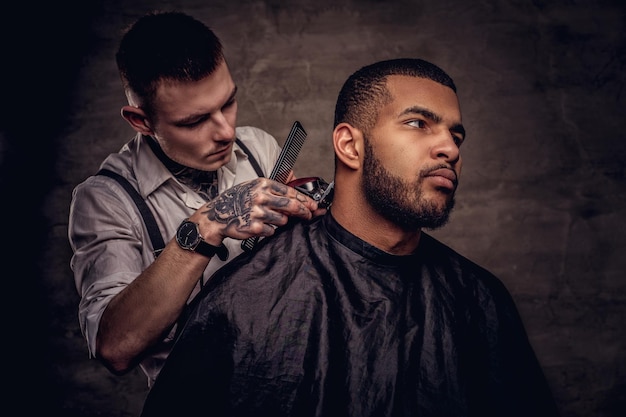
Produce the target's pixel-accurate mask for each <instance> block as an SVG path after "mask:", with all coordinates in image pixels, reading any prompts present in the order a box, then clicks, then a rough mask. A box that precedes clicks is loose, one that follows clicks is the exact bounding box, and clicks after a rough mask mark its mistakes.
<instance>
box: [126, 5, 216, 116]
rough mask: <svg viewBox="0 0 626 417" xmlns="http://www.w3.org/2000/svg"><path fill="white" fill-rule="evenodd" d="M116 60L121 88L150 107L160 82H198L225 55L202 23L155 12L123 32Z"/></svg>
mask: <svg viewBox="0 0 626 417" xmlns="http://www.w3.org/2000/svg"><path fill="white" fill-rule="evenodd" d="M115 58H116V61H117V66H118V69H119V73H120V77H121V79H122V83H123V84H124V89H129V90H131V91H132V92H134V93H135V94H137V95H138V96H139V97H140V99H141V100H142V101H144V102H145V105H146V106H148V107H149V106H150V105H151V102H152V100H153V98H154V94H155V92H156V89H157V87H158V85H159V82H160V81H162V80H174V81H198V80H200V79H202V78H204V77H206V76H208V75H210V74H212V73H213V72H214V71H215V70H216V68H217V67H218V66H219V65H220V64H221V62H222V61H223V60H224V55H223V49H222V44H221V42H220V40H219V39H218V37H217V36H216V35H215V33H213V31H212V30H211V29H210V28H209V27H207V26H206V25H205V24H204V23H202V22H200V21H198V20H196V19H194V18H193V17H191V16H189V15H187V14H184V13H181V12H176V11H155V12H151V13H148V14H147V15H145V16H143V17H141V18H139V19H138V20H137V21H136V22H135V23H133V24H132V25H131V26H129V27H128V28H127V29H126V30H125V32H124V34H123V37H122V40H121V42H120V45H119V49H118V51H117V54H116V56H115ZM145 110H146V111H149V109H145Z"/></svg>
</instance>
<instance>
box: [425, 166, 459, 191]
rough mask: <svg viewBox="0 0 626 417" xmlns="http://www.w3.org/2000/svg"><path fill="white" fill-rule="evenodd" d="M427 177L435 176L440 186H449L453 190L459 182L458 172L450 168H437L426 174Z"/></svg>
mask: <svg viewBox="0 0 626 417" xmlns="http://www.w3.org/2000/svg"><path fill="white" fill-rule="evenodd" d="M426 177H429V178H433V179H434V180H435V181H437V183H438V186H440V187H445V188H449V189H451V190H454V189H455V188H456V186H457V183H458V179H457V177H456V172H454V170H452V169H450V168H439V169H435V170H433V171H430V172H429V173H428V174H426Z"/></svg>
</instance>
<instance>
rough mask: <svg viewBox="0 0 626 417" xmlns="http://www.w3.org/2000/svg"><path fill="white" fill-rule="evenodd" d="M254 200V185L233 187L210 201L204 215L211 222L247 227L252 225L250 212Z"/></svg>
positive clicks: (247, 184)
mask: <svg viewBox="0 0 626 417" xmlns="http://www.w3.org/2000/svg"><path fill="white" fill-rule="evenodd" d="M253 198H254V184H252V183H246V184H241V185H240V186H238V187H233V188H231V189H229V190H226V191H225V192H223V193H222V194H220V195H219V196H218V197H217V198H216V199H214V200H213V201H210V202H209V203H208V204H207V206H206V210H205V211H204V213H205V214H206V215H207V216H208V218H209V220H214V221H217V222H219V223H222V224H226V225H235V226H236V227H245V226H249V225H250V212H251V210H252V200H253Z"/></svg>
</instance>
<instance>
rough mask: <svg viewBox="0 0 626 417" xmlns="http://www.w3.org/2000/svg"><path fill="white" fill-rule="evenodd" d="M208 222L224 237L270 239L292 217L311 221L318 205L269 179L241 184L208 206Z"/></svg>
mask: <svg viewBox="0 0 626 417" xmlns="http://www.w3.org/2000/svg"><path fill="white" fill-rule="evenodd" d="M202 210H203V214H204V215H205V216H206V219H207V220H209V221H210V222H212V223H213V224H218V225H219V227H218V229H219V233H220V234H221V235H222V237H226V236H228V237H232V238H236V239H245V238H248V237H252V236H270V235H272V234H274V230H275V227H276V226H283V225H285V224H287V222H288V221H289V217H298V218H302V219H306V220H308V219H310V218H311V217H313V215H314V214H315V213H316V212H318V207H317V202H315V200H313V199H312V198H310V197H309V196H306V195H304V194H302V193H301V192H299V191H298V190H296V189H295V188H293V187H290V186H287V185H285V184H281V183H279V182H277V181H274V180H270V179H268V178H257V179H255V180H252V181H248V182H245V183H242V184H238V185H236V186H234V187H232V188H230V189H228V190H226V191H224V192H223V193H222V194H220V195H219V196H218V197H217V198H215V199H214V200H212V201H210V202H209V203H207V205H206V206H205V207H204V208H203V209H202Z"/></svg>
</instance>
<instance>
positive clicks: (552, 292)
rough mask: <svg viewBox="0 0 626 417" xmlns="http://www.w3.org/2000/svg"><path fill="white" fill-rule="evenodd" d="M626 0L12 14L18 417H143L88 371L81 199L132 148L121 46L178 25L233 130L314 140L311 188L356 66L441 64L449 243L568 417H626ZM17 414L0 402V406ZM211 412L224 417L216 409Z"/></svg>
mask: <svg viewBox="0 0 626 417" xmlns="http://www.w3.org/2000/svg"><path fill="white" fill-rule="evenodd" d="M623 3H624V2H623V1H618V0H613V1H611V0H605V1H591V0H589V1H584V0H555V1H548V0H535V1H524V0H513V1H507V0H482V1H463V0H440V1H420V0H393V1H382V0H378V1H375V0H364V1H356V0H353V1H350V0H333V1H330V0H318V1H315V2H306V1H298V0H291V1H279V0H255V1H252V0H250V1H227V0H223V1H200V0H195V1H194V0H179V1H175V0H171V1H166V0H153V1H148V0H145V1H136V0H135V1H133V0H126V1H121V0H110V1H84V2H81V1H70V2H66V3H63V2H40V3H37V2H35V3H33V2H28V3H24V4H19V3H14V4H12V5H11V7H7V6H3V8H4V13H2V17H3V18H4V19H5V20H6V21H5V22H3V23H4V24H3V25H2V47H3V49H2V51H3V56H4V59H3V65H2V67H3V68H2V81H3V93H2V99H3V109H2V112H1V113H2V114H1V119H0V120H1V121H2V132H1V135H0V140H1V141H0V144H1V147H0V157H1V160H0V163H1V171H0V174H1V176H0V180H1V185H2V189H1V191H2V194H1V195H2V198H3V213H4V214H3V217H4V222H3V230H4V233H3V237H4V239H3V240H4V241H5V245H4V247H5V249H4V250H3V251H2V253H3V254H2V262H3V264H4V265H6V268H5V273H4V274H3V275H4V280H3V281H4V282H5V288H4V289H5V291H6V293H5V294H4V299H5V302H4V303H2V305H3V307H4V308H3V312H4V317H5V323H6V324H5V326H3V327H4V331H5V334H4V336H3V341H4V342H3V345H4V346H5V352H6V353H5V355H3V356H4V360H5V367H4V369H5V370H6V371H9V372H5V373H4V376H5V380H6V382H7V383H8V385H9V387H10V390H9V391H8V392H9V395H7V398H6V401H5V402H4V403H5V404H6V406H7V407H9V404H12V403H15V404H14V405H15V406H16V407H17V410H18V411H17V412H12V413H11V414H12V415H37V414H36V412H40V411H39V410H43V411H46V412H47V413H50V414H52V413H55V414H56V415H63V416H75V417H78V416H81V417H82V416H107V417H108V416H124V417H125V416H137V415H138V414H139V411H140V409H141V404H142V401H143V398H144V396H145V393H146V387H145V379H144V377H143V375H142V374H141V373H140V372H139V371H136V372H131V373H130V374H128V375H125V376H121V377H118V376H114V375H112V374H110V373H108V371H106V370H105V369H104V368H103V367H102V366H101V365H99V364H98V363H97V362H95V361H94V360H91V359H89V358H88V355H87V350H86V347H85V343H84V341H83V339H82V336H81V334H80V330H79V328H78V323H77V318H76V308H77V303H78V295H77V293H76V291H75V289H74V284H73V278H72V275H71V271H70V269H69V258H70V255H71V252H70V249H69V246H68V243H67V237H66V234H67V215H68V204H69V200H70V194H71V190H72V188H73V187H74V186H75V185H76V184H77V183H78V182H80V181H82V180H83V179H84V178H85V177H87V176H88V175H90V174H92V173H94V172H95V171H96V169H97V168H98V164H99V162H100V161H101V160H102V159H103V158H104V157H105V156H106V155H107V154H109V153H111V152H115V151H117V149H118V148H119V147H120V146H121V145H122V144H123V143H124V142H125V141H127V140H128V139H130V137H131V136H132V131H131V130H130V128H129V127H128V126H127V125H126V124H125V122H124V121H123V120H122V119H121V117H120V116H119V108H120V106H121V105H122V104H123V103H124V96H123V94H122V91H121V87H120V83H119V80H118V77H117V73H116V69H115V64H114V59H113V55H114V51H115V47H116V42H117V39H118V34H119V31H120V30H121V29H122V28H123V27H124V26H125V25H127V24H128V23H130V22H131V21H132V20H134V19H135V18H136V17H138V16H139V15H141V14H143V13H144V12H146V11H148V10H151V9H155V8H165V9H172V8H175V9H178V10H182V11H185V12H189V13H191V14H193V15H194V16H196V17H198V18H200V19H201V20H203V21H205V22H206V23H207V24H209V25H210V26H211V27H213V29H214V30H215V31H216V33H217V34H218V35H219V36H220V37H221V38H222V40H223V41H224V44H225V46H226V54H227V57H228V60H229V63H230V65H231V68H232V72H233V76H234V78H235V80H236V82H237V84H238V86H239V88H240V94H239V96H238V98H239V106H240V112H239V115H240V116H239V122H240V123H239V124H241V125H245V124H250V125H255V126H258V127H261V128H263V129H265V130H267V131H268V132H270V133H272V134H273V135H275V137H276V138H277V139H278V140H279V141H281V142H282V141H283V140H284V138H285V137H286V135H287V133H288V131H289V128H290V126H291V124H292V123H293V121H294V120H300V121H301V122H302V124H303V125H304V127H305V129H306V130H307V131H308V133H309V136H308V139H307V142H306V143H305V145H304V148H303V150H302V153H301V155H300V158H299V160H298V162H297V165H296V173H297V174H298V175H300V176H309V175H315V176H321V177H324V178H325V179H327V180H330V179H332V148H331V145H330V141H329V138H330V132H331V128H332V126H331V124H332V113H333V106H334V101H335V97H336V94H337V92H338V90H339V88H340V86H341V83H342V82H343V81H344V80H345V78H346V77H347V76H348V75H349V74H350V73H352V72H353V71H354V70H356V69H357V68H359V67H361V66H362V65H365V64H368V63H371V62H374V61H377V60H380V59H387V58H394V57H403V56H416V57H423V58H425V59H428V60H431V61H433V62H435V63H437V64H438V65H440V66H441V67H443V68H444V69H445V70H446V71H448V72H449V73H450V75H452V76H453V78H454V79H455V81H456V83H457V85H458V88H459V96H460V99H461V106H462V110H463V116H464V123H465V126H466V128H467V130H468V140H467V142H466V143H465V145H464V146H463V154H464V159H465V162H464V172H463V175H462V178H461V187H460V190H459V196H458V207H457V209H455V213H454V214H453V217H452V221H451V223H450V224H449V225H448V226H446V227H445V228H444V229H443V230H441V231H439V232H437V233H436V235H437V236H438V237H439V238H440V239H442V240H443V241H444V242H446V243H447V244H449V245H450V246H452V247H454V248H455V249H457V250H459V251H460V252H462V253H464V254H465V255H467V256H468V257H469V258H471V259H473V260H475V261H476V262H478V263H480V264H482V265H483V266H485V267H487V268H488V269H490V270H491V271H493V272H494V273H495V274H496V275H498V276H499V277H500V278H501V279H502V280H503V281H504V283H505V284H506V285H507V287H508V288H509V290H510V291H511V292H512V294H513V296H514V298H515V300H516V301H517V303H518V306H519V309H520V312H521V314H522V317H523V319H524V322H525V324H526V326H527V330H528V333H529V336H530V339H531V342H532V343H533V345H534V347H535V350H536V352H537V354H538V356H539V359H540V361H541V363H542V365H543V367H544V369H545V373H546V375H547V377H548V380H549V382H550V384H551V386H552V389H553V391H554V394H555V396H556V398H557V401H558V403H559V406H560V408H561V411H562V414H563V416H572V417H574V416H576V417H582V416H594V417H608V416H624V415H626V337H625V336H626V330H625V328H624V322H625V320H626V276H625V274H626V256H625V255H624V252H625V250H626V234H625V233H624V232H625V231H626V220H625V218H624V216H625V215H626V183H625V172H624V167H625V164H624V160H625V157H626V120H625V115H626V112H625V110H626V106H625V103H626V98H625V95H626V91H625V89H624V86H625V78H626V76H625V74H626V25H625V23H626V15H625V10H626V8H625V7H624V4H623ZM5 395H6V394H5ZM207 407H210V404H207Z"/></svg>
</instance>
